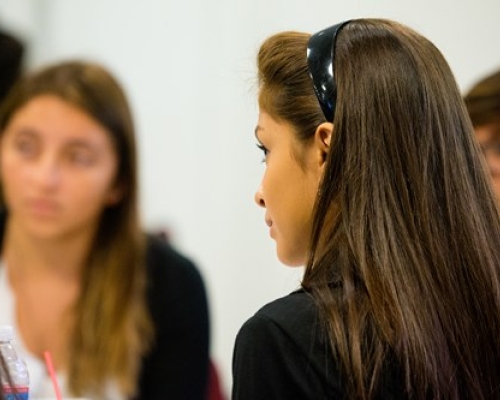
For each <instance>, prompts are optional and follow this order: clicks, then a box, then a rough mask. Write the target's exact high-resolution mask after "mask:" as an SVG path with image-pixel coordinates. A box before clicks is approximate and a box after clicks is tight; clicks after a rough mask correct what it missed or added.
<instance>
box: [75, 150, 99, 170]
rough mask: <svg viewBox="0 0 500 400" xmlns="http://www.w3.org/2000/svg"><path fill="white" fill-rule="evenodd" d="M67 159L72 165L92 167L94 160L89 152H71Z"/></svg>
mask: <svg viewBox="0 0 500 400" xmlns="http://www.w3.org/2000/svg"><path fill="white" fill-rule="evenodd" d="M68 159H69V161H70V162H71V163H73V164H78V165H84V166H88V165H92V164H93V162H94V160H95V158H94V156H93V155H92V154H91V153H90V152H88V151H84V150H75V151H71V152H70V153H69V154H68Z"/></svg>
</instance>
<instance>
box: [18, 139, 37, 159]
mask: <svg viewBox="0 0 500 400" xmlns="http://www.w3.org/2000/svg"><path fill="white" fill-rule="evenodd" d="M14 146H15V148H16V150H17V151H18V152H19V153H21V154H22V155H24V156H32V155H34V154H35V153H36V143H35V142H34V141H33V140H27V139H18V140H16V141H15V143H14Z"/></svg>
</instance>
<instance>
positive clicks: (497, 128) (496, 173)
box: [465, 70, 500, 199]
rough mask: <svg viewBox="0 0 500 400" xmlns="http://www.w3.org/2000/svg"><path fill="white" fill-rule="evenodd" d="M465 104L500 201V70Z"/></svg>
mask: <svg viewBox="0 0 500 400" xmlns="http://www.w3.org/2000/svg"><path fill="white" fill-rule="evenodd" d="M465 104H466V105H467V109H468V111H469V115H470V118H471V120H472V125H473V126H474V132H475V133H476V137H477V140H478V141H479V143H480V145H481V149H482V150H483V153H484V155H485V157H486V161H487V163H488V167H489V170H490V172H491V176H492V178H493V186H494V188H495V192H496V194H497V197H498V198H499V199H500V70H499V71H497V72H495V73H492V74H491V75H488V76H486V77H484V78H483V79H481V80H480V81H479V82H477V83H476V84H475V85H474V86H473V87H472V88H471V89H470V90H469V92H468V93H467V94H466V95H465Z"/></svg>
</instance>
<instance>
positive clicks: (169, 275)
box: [137, 236, 209, 400]
mask: <svg viewBox="0 0 500 400" xmlns="http://www.w3.org/2000/svg"><path fill="white" fill-rule="evenodd" d="M147 269H148V302H149V307H150V312H151V314H152V318H153V321H154V325H155V330H156V340H155V342H156V344H155V346H154V347H153V349H152V351H151V352H150V354H149V355H148V356H147V357H146V358H145V359H144V361H143V365H142V372H141V377H140V381H139V395H138V397H137V399H143V400H151V399H169V400H198V399H200V400H201V399H203V400H204V399H206V390H207V389H206V387H207V379H208V378H207V377H208V360H209V358H208V357H209V321H208V318H209V317H208V305H207V297H206V291H205V286H204V283H203V280H202V277H201V275H200V273H199V271H198V269H197V268H196V266H195V265H194V264H193V263H192V262H191V261H189V260H188V259H186V258H185V257H184V256H182V255H181V254H179V253H178V252H177V251H175V250H174V249H173V248H172V247H171V246H170V245H168V244H166V243H164V242H163V241H161V240H160V239H158V238H156V237H152V236H149V237H148V247H147Z"/></svg>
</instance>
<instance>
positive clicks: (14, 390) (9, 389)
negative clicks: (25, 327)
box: [0, 325, 29, 400]
mask: <svg viewBox="0 0 500 400" xmlns="http://www.w3.org/2000/svg"><path fill="white" fill-rule="evenodd" d="M13 340H14V330H13V329H12V327H11V326H7V325H4V326H0V352H1V353H2V356H3V359H4V361H5V364H6V365H5V366H6V367H7V371H3V368H1V369H2V372H3V373H2V377H1V382H2V393H3V397H4V399H5V400H28V398H29V374H28V368H27V366H26V362H25V361H24V360H22V359H21V358H19V356H18V355H17V352H16V349H15V347H14V346H13V345H12V341H13ZM0 365H1V364H0ZM6 373H7V374H8V375H9V376H10V382H9V378H8V377H7V376H6Z"/></svg>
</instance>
